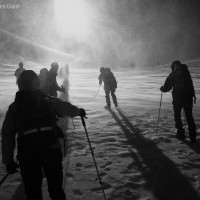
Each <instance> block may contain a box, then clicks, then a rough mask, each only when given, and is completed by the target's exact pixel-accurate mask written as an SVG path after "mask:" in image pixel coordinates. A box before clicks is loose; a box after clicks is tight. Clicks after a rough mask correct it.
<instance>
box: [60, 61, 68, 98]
mask: <svg viewBox="0 0 200 200" xmlns="http://www.w3.org/2000/svg"><path fill="white" fill-rule="evenodd" d="M58 74H59V78H60V79H61V80H62V86H63V88H64V89H65V93H61V94H60V96H59V98H60V99H62V100H64V101H69V65H68V64H66V65H64V66H63V67H61V68H60V69H59V73H58Z"/></svg>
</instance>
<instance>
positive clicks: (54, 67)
mask: <svg viewBox="0 0 200 200" xmlns="http://www.w3.org/2000/svg"><path fill="white" fill-rule="evenodd" d="M58 68H59V66H58V63H57V62H53V63H51V69H50V70H49V72H48V77H47V90H48V91H47V94H49V95H51V96H53V97H57V91H60V92H65V89H64V88H63V87H62V86H61V87H60V86H58V83H57V80H56V77H57V74H58Z"/></svg>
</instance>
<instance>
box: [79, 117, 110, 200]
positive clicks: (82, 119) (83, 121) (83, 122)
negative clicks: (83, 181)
mask: <svg viewBox="0 0 200 200" xmlns="http://www.w3.org/2000/svg"><path fill="white" fill-rule="evenodd" d="M84 118H87V117H86V116H83V115H81V121H82V124H83V127H84V129H85V133H86V136H87V140H88V143H89V146H90V151H91V154H92V158H93V160H94V164H95V167H96V171H97V175H98V178H99V183H100V185H101V190H102V192H103V196H104V199H105V200H106V195H105V192H104V189H103V184H102V181H101V176H100V174H99V170H98V167H97V163H96V160H95V157H94V153H93V150H92V145H91V143H90V139H89V136H88V132H87V129H86V125H85V120H84Z"/></svg>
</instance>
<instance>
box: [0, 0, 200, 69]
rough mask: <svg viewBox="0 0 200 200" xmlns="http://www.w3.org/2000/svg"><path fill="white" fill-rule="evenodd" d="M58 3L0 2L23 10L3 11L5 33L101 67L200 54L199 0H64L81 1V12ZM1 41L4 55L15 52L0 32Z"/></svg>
mask: <svg viewBox="0 0 200 200" xmlns="http://www.w3.org/2000/svg"><path fill="white" fill-rule="evenodd" d="M56 1H57V2H55V1H54V0H42V1H41V0H1V1H0V7H1V5H7V4H12V5H19V6H20V8H14V9H8V8H6V9H5V8H0V29H1V30H6V31H8V32H10V33H12V34H14V35H17V36H20V37H22V38H25V39H27V40H29V41H33V42H35V43H37V44H41V45H44V46H47V47H49V48H52V49H56V50H59V51H62V52H64V53H69V54H73V55H74V56H77V57H82V58H84V59H86V60H90V61H92V62H93V63H96V64H97V65H120V66H128V65H129V64H130V62H135V63H136V64H137V65H150V66H152V65H156V63H157V62H159V63H169V62H171V61H172V60H174V59H181V60H184V59H190V58H195V57H199V56H200V40H199V37H200V26H199V22H200V1H199V0H65V1H68V2H70V1H71V2H76V1H77V2H78V3H80V4H76V5H75V7H76V8H74V7H71V6H72V5H70V4H66V3H64V2H63V0H60V2H59V0H56ZM56 3H57V4H56ZM56 5H57V7H58V8H57V10H56V9H55V7H56ZM79 5H82V7H80V6H79ZM73 6H74V5H73ZM82 10H84V11H86V12H85V13H84V12H82ZM61 14H62V15H61ZM72 14H74V15H73V16H72ZM57 15H59V17H58V16H57ZM70 17H71V18H70ZM74 18H76V20H74ZM69 19H70V20H69ZM59 20H60V21H59ZM69 23H72V24H73V26H71V25H70V24H69ZM0 38H1V46H0V47H1V52H2V49H4V54H5V50H6V51H9V50H10V51H13V49H15V45H16V44H15V42H10V39H8V40H9V41H5V33H4V35H3V36H2V32H1V31H0ZM3 41H5V43H4V42H3ZM10 45H11V46H12V47H8V46H10ZM20 45H22V46H23V44H20ZM17 46H19V44H17ZM17 48H18V47H17ZM24 48H26V46H25V47H24ZM20 51H22V50H20ZM23 51H24V49H23ZM32 51H33V50H31V53H33V52H32ZM34 53H35V52H34ZM18 54H20V52H18ZM22 54H23V52H22ZM36 54H37V53H36ZM43 56H44V55H43Z"/></svg>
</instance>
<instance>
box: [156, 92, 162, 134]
mask: <svg viewBox="0 0 200 200" xmlns="http://www.w3.org/2000/svg"><path fill="white" fill-rule="evenodd" d="M161 103H162V92H161V96H160V106H159V111H158V120H157V125H156V134H157V131H158V123H159V119H160V110H161Z"/></svg>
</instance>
